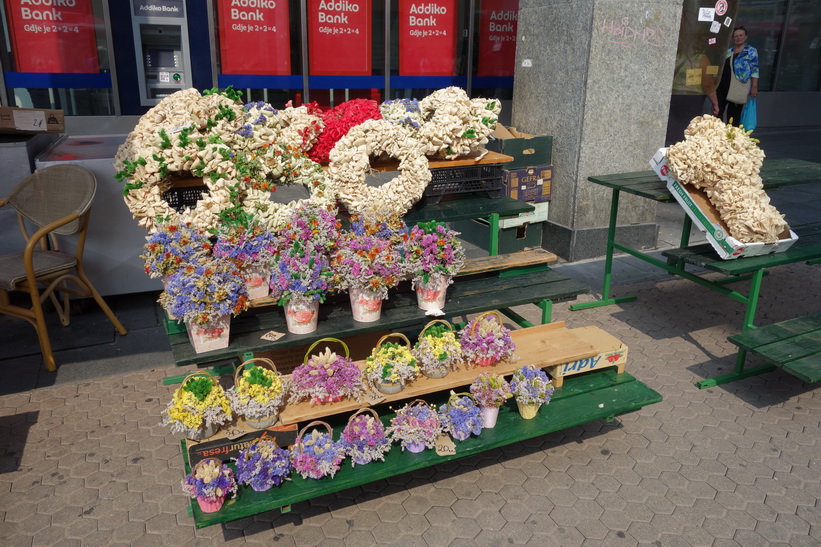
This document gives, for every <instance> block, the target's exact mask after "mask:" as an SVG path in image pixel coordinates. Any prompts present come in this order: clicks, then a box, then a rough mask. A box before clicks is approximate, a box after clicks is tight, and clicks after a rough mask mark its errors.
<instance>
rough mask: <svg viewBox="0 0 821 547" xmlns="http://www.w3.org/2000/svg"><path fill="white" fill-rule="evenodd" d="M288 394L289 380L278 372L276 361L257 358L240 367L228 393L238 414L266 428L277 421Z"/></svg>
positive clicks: (251, 423) (253, 423)
mask: <svg viewBox="0 0 821 547" xmlns="http://www.w3.org/2000/svg"><path fill="white" fill-rule="evenodd" d="M257 363H260V364H259V365H258V364H257ZM287 393H288V387H287V383H286V382H285V380H284V379H283V377H282V375H281V374H280V373H279V372H277V370H276V366H274V362H273V361H271V360H270V359H266V358H263V357H255V358H253V359H248V360H247V361H245V362H243V363H242V364H241V365H240V366H238V367H237V370H236V371H235V372H234V385H233V386H231V387H230V388H229V389H228V392H227V395H228V399H229V400H230V401H231V408H232V409H233V410H234V412H235V413H236V414H239V415H240V416H245V421H246V422H247V423H248V425H250V426H251V427H255V428H257V429H264V428H266V427H269V426H272V425H274V424H275V423H276V421H277V418H279V410H280V408H282V406H283V405H284V404H285V399H286V396H287Z"/></svg>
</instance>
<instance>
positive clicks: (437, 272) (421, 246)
mask: <svg viewBox="0 0 821 547" xmlns="http://www.w3.org/2000/svg"><path fill="white" fill-rule="evenodd" d="M405 249H406V251H405V252H406V257H407V260H408V263H409V270H411V272H412V273H411V276H412V277H411V279H412V280H413V287H414V288H415V289H416V296H417V300H418V302H419V307H420V308H421V309H423V310H431V309H442V308H443V307H444V306H445V296H446V294H447V290H448V285H450V284H451V283H453V276H455V275H456V274H457V273H459V270H461V269H462V266H464V264H465V251H464V248H463V247H462V242H461V241H460V240H459V232H456V231H454V230H451V229H450V228H448V227H447V226H446V225H445V224H444V223H442V222H436V221H431V222H420V223H419V224H417V225H416V226H414V227H413V228H411V231H410V235H409V237H408V243H407V245H406V247H405Z"/></svg>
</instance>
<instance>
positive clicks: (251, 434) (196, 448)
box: [186, 419, 299, 467]
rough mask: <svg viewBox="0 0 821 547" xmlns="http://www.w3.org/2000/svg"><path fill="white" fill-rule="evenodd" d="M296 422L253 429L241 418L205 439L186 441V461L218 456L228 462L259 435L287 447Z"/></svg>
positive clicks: (193, 462) (191, 462) (192, 461)
mask: <svg viewBox="0 0 821 547" xmlns="http://www.w3.org/2000/svg"><path fill="white" fill-rule="evenodd" d="M298 432H299V431H298V430H297V424H290V425H274V426H271V427H269V428H266V429H254V428H253V427H251V426H249V425H248V424H246V423H245V422H244V421H243V420H242V419H240V420H238V421H237V422H236V423H235V424H233V425H231V426H229V427H228V428H227V429H221V430H220V431H218V432H217V434H216V435H214V436H213V437H211V438H210V439H207V440H205V441H191V440H188V441H186V446H188V461H189V462H190V464H191V467H194V466H195V465H196V464H197V462H199V461H201V460H204V459H205V458H218V459H220V460H221V461H222V462H223V463H228V461H229V460H230V459H231V458H236V457H238V456H239V453H240V451H241V450H242V449H243V448H247V447H248V446H249V445H250V444H251V443H252V442H254V441H255V440H257V439H258V438H260V437H268V438H272V439H274V440H275V441H276V443H277V446H279V447H280V448H287V447H289V446H291V445H292V444H294V442H295V441H296V436H297V434H298Z"/></svg>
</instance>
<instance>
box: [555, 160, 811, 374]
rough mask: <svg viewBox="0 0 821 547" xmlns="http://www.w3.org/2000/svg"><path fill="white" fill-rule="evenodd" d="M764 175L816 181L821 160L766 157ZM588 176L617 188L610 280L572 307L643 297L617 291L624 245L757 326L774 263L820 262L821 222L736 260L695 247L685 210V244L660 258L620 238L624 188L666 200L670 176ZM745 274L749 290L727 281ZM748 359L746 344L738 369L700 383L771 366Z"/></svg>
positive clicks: (775, 182)
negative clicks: (712, 276) (710, 275)
mask: <svg viewBox="0 0 821 547" xmlns="http://www.w3.org/2000/svg"><path fill="white" fill-rule="evenodd" d="M760 175H761V179H762V182H763V185H764V189H765V190H774V189H777V188H781V187H782V186H791V185H796V184H808V183H816V182H821V163H815V162H809V161H804V160H795V159H777V160H765V161H764V164H763V166H762V167H761V171H760ZM588 180H589V181H590V182H592V183H594V184H599V185H601V186H605V187H608V188H611V189H612V191H613V192H612V197H611V202H610V222H609V225H608V232H607V251H606V255H605V263H604V284H603V287H602V295H601V299H599V300H597V301H594V302H585V303H581V304H574V305H571V306H570V309H571V310H580V309H587V308H594V307H599V306H607V305H610V304H618V303H623V302H630V301H632V300H635V299H636V298H637V297H636V296H621V297H613V296H611V293H610V289H611V275H612V270H613V253H614V251H616V250H618V251H621V252H624V253H627V254H629V255H630V256H633V257H635V258H638V259H640V260H642V261H644V262H647V263H649V264H652V265H654V266H657V267H658V268H661V269H663V270H666V271H667V272H669V273H671V274H673V275H677V276H679V277H682V278H684V279H687V280H690V281H693V282H694V283H697V284H699V285H701V286H703V287H706V288H708V289H710V290H712V291H715V292H717V293H719V294H722V295H724V296H727V297H729V298H732V299H733V300H735V301H737V302H740V303H742V304H744V306H745V313H744V320H743V323H742V332H743V331H746V330H749V329H752V328H754V327H755V325H754V320H755V312H756V306H757V304H758V296H759V293H760V291H761V283H762V279H763V278H764V275H765V274H766V272H767V269H768V268H772V267H776V266H782V265H785V264H794V263H797V262H808V263H817V262H818V261H821V224H809V225H804V226H795V227H793V228H792V229H793V231H794V232H796V234H798V236H799V239H798V241H796V242H795V243H794V244H793V246H792V247H790V248H789V249H787V250H786V251H784V252H780V253H775V254H769V255H762V256H753V257H742V258H736V259H733V260H721V259H720V258H719V257H718V254H717V253H716V252H715V251H714V250H713V249H712V247H711V246H710V245H709V244H705V245H698V246H694V247H690V246H689V241H690V230H691V227H692V221H691V220H690V217H689V216H687V215H686V214H685V215H684V223H683V226H682V233H681V244H680V247H679V248H678V249H672V250H668V251H665V252H664V253H663V254H664V255H665V256H667V257H668V258H669V260H668V262H664V261H662V260H658V259H657V258H655V257H653V256H650V255H649V254H648V253H644V252H642V251H639V250H637V249H633V248H631V247H628V246H627V245H624V244H621V243H618V242H617V241H616V225H617V220H618V219H617V217H618V205H619V195H620V194H621V192H626V193H628V194H633V195H635V196H639V197H643V198H646V199H650V200H653V201H658V202H662V203H666V202H672V201H674V200H675V198H674V197H673V195H672V193H671V192H670V191H669V190H668V188H667V183H666V181H663V180H661V179H660V178H659V177H658V175H656V173H655V172H653V171H651V170H648V171H638V172H632V173H618V174H611V175H598V176H592V177H589V178H588ZM688 264H689V265H693V266H698V267H701V268H705V269H707V270H709V271H713V272H719V273H722V274H724V275H725V276H727V277H726V278H724V279H721V280H718V281H712V280H709V279H706V278H704V277H701V276H700V275H697V274H694V273H691V272H689V271H687V270H686V267H687V265H688ZM742 279H750V280H751V281H752V282H751V286H750V290H749V293H747V294H743V293H741V292H740V291H737V290H733V289H731V288H729V287H727V286H726V285H727V284H728V283H730V282H732V281H739V280H742ZM745 360H746V350H744V349H740V350H739V353H738V356H737V358H736V366H735V370H734V372H732V373H730V374H726V375H723V376H719V377H716V378H709V379H705V380H702V381H700V382H698V383H697V384H696V385H697V386H698V387H699V388H702V389H703V388H707V387H712V386H715V385H718V384H723V383H727V382H732V381H734V380H738V379H741V378H746V377H748V376H753V375H755V374H760V373H762V372H765V370H764V367H757V368H753V369H747V370H745V369H744V362H745ZM771 369H772V367H767V370H771Z"/></svg>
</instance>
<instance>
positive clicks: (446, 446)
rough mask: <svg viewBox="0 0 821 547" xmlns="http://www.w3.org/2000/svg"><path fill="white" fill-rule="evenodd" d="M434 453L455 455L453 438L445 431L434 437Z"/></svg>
mask: <svg viewBox="0 0 821 547" xmlns="http://www.w3.org/2000/svg"><path fill="white" fill-rule="evenodd" d="M436 455H437V456H455V455H456V445H455V444H453V439H451V438H450V435H448V434H447V433H441V434H440V435H439V436H438V437H436Z"/></svg>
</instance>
